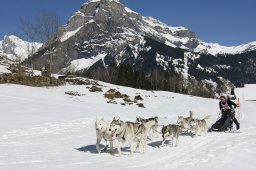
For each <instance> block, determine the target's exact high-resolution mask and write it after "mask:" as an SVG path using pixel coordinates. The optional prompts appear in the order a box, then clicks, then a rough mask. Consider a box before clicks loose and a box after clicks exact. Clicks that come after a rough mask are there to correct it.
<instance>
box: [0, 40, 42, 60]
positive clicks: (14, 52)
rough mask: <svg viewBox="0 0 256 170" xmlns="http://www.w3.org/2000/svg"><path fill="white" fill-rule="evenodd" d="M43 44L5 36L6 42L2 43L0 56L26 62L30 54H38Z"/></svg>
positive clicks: (0, 43) (0, 42)
mask: <svg viewBox="0 0 256 170" xmlns="http://www.w3.org/2000/svg"><path fill="white" fill-rule="evenodd" d="M41 46H42V43H37V42H35V43H31V42H26V41H23V40H22V39H20V38H19V37H17V36H14V35H10V36H5V37H4V40H2V41H0V55H1V56H7V58H8V59H10V60H13V61H18V60H21V61H24V60H25V59H26V58H27V57H28V55H29V54H31V53H32V52H36V51H37V50H38V49H39V48H40V47H41Z"/></svg>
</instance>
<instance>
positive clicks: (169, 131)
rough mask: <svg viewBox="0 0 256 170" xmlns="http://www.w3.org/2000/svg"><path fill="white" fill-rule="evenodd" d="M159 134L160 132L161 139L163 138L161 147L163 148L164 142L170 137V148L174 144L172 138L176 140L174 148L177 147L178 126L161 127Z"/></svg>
mask: <svg viewBox="0 0 256 170" xmlns="http://www.w3.org/2000/svg"><path fill="white" fill-rule="evenodd" d="M161 132H162V137H163V141H162V146H164V142H165V140H166V138H167V137H172V146H173V143H174V138H175V139H176V142H175V146H177V145H178V139H179V135H180V126H179V125H172V124H170V125H167V126H163V128H162V130H161Z"/></svg>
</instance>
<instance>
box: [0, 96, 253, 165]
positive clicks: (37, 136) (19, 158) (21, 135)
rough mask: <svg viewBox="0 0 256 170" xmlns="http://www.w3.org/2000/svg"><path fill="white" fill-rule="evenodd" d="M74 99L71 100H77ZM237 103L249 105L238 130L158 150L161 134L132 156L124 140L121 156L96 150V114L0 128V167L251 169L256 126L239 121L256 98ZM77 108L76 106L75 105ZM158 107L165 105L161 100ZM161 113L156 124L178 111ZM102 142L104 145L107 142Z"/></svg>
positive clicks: (188, 139) (182, 139) (181, 140)
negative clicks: (18, 126) (10, 128)
mask: <svg viewBox="0 0 256 170" xmlns="http://www.w3.org/2000/svg"><path fill="white" fill-rule="evenodd" d="M0 96H1V101H6V100H8V99H10V100H18V101H20V102H24V101H30V102H32V103H40V104H46V105H48V104H50V103H51V102H45V101H41V100H39V101H35V100H32V99H29V98H26V97H17V96H11V95H3V94H1V95H0ZM73 99H74V98H72V101H73V102H79V101H80V100H79V101H76V100H75V101H74V100H73ZM241 103H242V104H243V105H248V107H244V108H247V109H243V110H242V111H241V122H242V123H241V124H242V129H241V132H239V133H218V132H211V133H208V134H207V135H206V136H198V137H193V136H190V135H181V136H180V138H179V143H178V146H177V147H172V146H171V145H170V143H168V142H167V143H166V145H165V146H164V147H161V148H159V147H158V146H159V145H160V144H161V137H160V136H161V135H159V137H157V138H153V139H152V140H148V141H147V143H148V145H147V151H146V153H145V154H142V153H140V151H141V150H142V148H140V150H138V151H137V152H136V153H135V154H134V156H133V157H130V156H129V147H128V145H127V143H125V145H124V146H123V155H122V156H121V157H118V156H117V154H114V155H111V154H109V153H101V154H96V149H95V141H96V136H95V129H94V122H95V116H93V117H81V118H78V119H62V120H60V121H55V122H46V123H42V124H38V125H33V126H31V127H29V128H20V129H15V130H10V131H5V132H1V133H0V153H1V154H0V169H1V170H2V169H4V170H5V169H8V170H9V169H12V170H15V169H17V170H18V169H27V170H30V169H31V170H32V169H90V170H93V169H95V170H96V169H120V170H121V169H147V170H148V169H149V170H151V169H179V170H183V169H184V170H186V169H219V168H220V167H221V169H241V168H242V167H245V169H254V166H253V164H254V162H253V161H255V158H254V157H255V153H256V126H253V125H252V124H248V125H247V126H245V127H244V128H243V124H246V123H247V122H248V121H249V119H246V118H247V117H249V118H251V117H252V114H253V113H252V112H250V114H248V115H247V114H245V113H249V110H251V108H252V107H253V105H254V104H255V102H254V103H253V102H246V101H244V100H243V101H241ZM59 104H60V105H63V104H61V103H59ZM50 105H51V104H50ZM70 105H72V104H70ZM67 106H69V105H67ZM75 106H78V108H79V105H75ZM160 106H161V107H164V104H161V105H160ZM88 108H89V107H88ZM159 113H160V111H159ZM159 117H160V124H166V122H175V121H176V119H177V115H171V114H163V113H161V114H159ZM134 118H135V117H134ZM209 124H210V123H209ZM167 141H168V140H167ZM169 142H170V141H169ZM101 144H102V145H101V146H102V147H103V145H105V142H104V141H102V142H101ZM168 144H169V145H168ZM115 146H117V145H116V143H115V142H114V147H115ZM115 152H117V150H116V149H115ZM244 155H247V156H246V157H244ZM244 160H247V161H248V160H249V161H251V162H252V163H251V164H247V165H243V164H242V163H241V162H242V161H244Z"/></svg>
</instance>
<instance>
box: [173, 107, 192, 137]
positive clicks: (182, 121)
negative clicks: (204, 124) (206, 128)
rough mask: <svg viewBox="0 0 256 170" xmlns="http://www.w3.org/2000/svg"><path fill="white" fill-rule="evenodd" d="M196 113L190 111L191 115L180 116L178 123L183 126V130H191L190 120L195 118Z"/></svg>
mask: <svg viewBox="0 0 256 170" xmlns="http://www.w3.org/2000/svg"><path fill="white" fill-rule="evenodd" d="M193 115H194V113H193V112H192V111H189V117H186V118H185V117H183V116H178V120H177V124H178V125H179V126H180V127H181V129H182V130H184V131H186V132H187V133H188V132H191V125H190V121H191V120H193Z"/></svg>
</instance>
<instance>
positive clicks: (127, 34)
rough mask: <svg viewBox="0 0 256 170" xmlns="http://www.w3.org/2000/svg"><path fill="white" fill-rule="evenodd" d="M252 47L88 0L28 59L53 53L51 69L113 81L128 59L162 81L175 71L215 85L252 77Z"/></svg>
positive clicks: (111, 2)
mask: <svg viewBox="0 0 256 170" xmlns="http://www.w3.org/2000/svg"><path fill="white" fill-rule="evenodd" d="M255 47H256V46H255V42H252V43H250V44H246V45H241V46H238V47H224V46H221V45H218V44H210V43H205V42H203V41H202V40H200V39H199V38H198V37H197V35H196V33H194V32H192V31H191V30H189V29H187V28H184V27H171V26H168V25H166V24H164V23H162V22H161V21H158V20H156V19H154V18H152V17H145V16H142V15H140V14H139V13H137V12H134V11H132V10H131V9H129V8H128V7H126V6H124V5H123V4H122V3H121V2H120V1H115V0H92V1H88V2H86V3H84V4H83V5H82V6H81V8H80V10H79V11H78V12H75V13H74V14H73V15H72V16H71V17H70V18H69V21H68V22H67V24H66V25H64V26H63V27H61V28H60V29H59V31H58V33H57V35H56V37H55V38H54V39H53V41H51V42H49V43H48V44H46V45H44V47H42V48H41V49H40V50H39V51H38V52H37V53H36V54H35V55H34V59H33V62H34V65H35V67H36V69H38V70H39V69H40V68H42V67H44V66H45V62H47V61H46V60H48V59H49V58H50V57H51V56H50V54H53V67H52V69H53V72H56V73H58V72H61V73H71V74H78V75H80V76H87V77H90V78H94V79H100V80H103V81H108V82H111V83H116V82H114V81H113V80H117V79H118V78H117V76H118V71H119V68H120V66H122V65H130V66H131V67H132V69H133V71H134V72H135V71H136V72H139V73H140V74H143V75H145V76H144V78H145V79H147V78H148V77H149V76H152V75H153V72H154V71H155V72H156V70H157V72H158V73H159V72H161V73H162V75H157V77H164V80H162V81H165V82H166V80H168V79H170V76H173V75H178V76H177V77H178V79H179V80H182V79H185V81H193V80H196V81H199V82H212V84H215V85H216V84H217V86H216V87H218V88H220V87H221V86H222V85H223V82H222V80H224V79H225V80H227V81H230V82H231V83H233V84H234V85H235V86H242V85H243V84H245V83H256V71H255V63H256V60H255V57H254V56H255V53H256V50H255ZM103 54H104V57H98V56H101V55H103ZM105 54H106V55H105ZM244 65H247V66H248V67H243V66H244ZM111 70H116V72H114V71H111ZM163 72H164V73H163ZM112 73H113V74H114V75H111V74H112ZM115 73H116V74H115ZM241 73H243V74H241ZM95 74H97V75H95ZM159 74H160V73H159ZM136 76H137V75H136ZM249 77H250V78H249ZM152 79H153V78H152ZM149 81H151V80H149ZM159 81H161V80H159ZM151 82H152V81H151ZM131 84H135V83H131ZM187 84H189V83H187ZM192 84H193V83H192ZM126 85H128V84H126ZM169 85H170V83H167V85H164V86H165V87H169ZM206 86H207V85H206ZM157 87H159V86H157ZM185 88H186V87H185ZM171 89H172V88H167V89H164V88H161V90H171Z"/></svg>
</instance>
